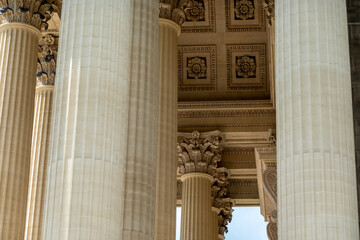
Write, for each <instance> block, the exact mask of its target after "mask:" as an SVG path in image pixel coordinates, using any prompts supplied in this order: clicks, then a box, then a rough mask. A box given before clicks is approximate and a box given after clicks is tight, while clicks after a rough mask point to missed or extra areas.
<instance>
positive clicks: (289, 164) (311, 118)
mask: <svg viewBox="0 0 360 240" xmlns="http://www.w3.org/2000/svg"><path fill="white" fill-rule="evenodd" d="M275 6H276V13H275V21H276V22H275V26H276V34H275V35H276V41H275V42H276V54H275V57H276V95H277V99H276V100H277V102H276V103H277V104H276V105H277V111H276V112H277V118H276V119H277V131H278V132H277V138H278V141H277V158H278V159H277V162H278V163H277V164H278V187H279V190H278V211H279V212H278V213H279V222H278V227H279V229H278V233H279V239H282V240H288V239H295V240H296V239H306V240H311V239H348V240H351V239H352V240H357V239H359V229H358V216H357V199H356V175H355V158H354V135H353V123H352V104H351V81H350V66H349V46H348V38H347V36H348V35H347V17H346V1H343V0H314V1H300V0H291V1H289V0H277V1H276V3H275Z"/></svg>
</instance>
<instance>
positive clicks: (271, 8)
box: [264, 0, 275, 25]
mask: <svg viewBox="0 0 360 240" xmlns="http://www.w3.org/2000/svg"><path fill="white" fill-rule="evenodd" d="M264 7H265V14H266V16H267V19H268V21H269V24H270V25H272V23H273V21H274V17H275V0H265V1H264Z"/></svg>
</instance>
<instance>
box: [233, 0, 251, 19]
mask: <svg viewBox="0 0 360 240" xmlns="http://www.w3.org/2000/svg"><path fill="white" fill-rule="evenodd" d="M234 4H235V6H234V12H235V16H234V17H235V20H247V19H254V12H255V6H254V0H235V3H234Z"/></svg>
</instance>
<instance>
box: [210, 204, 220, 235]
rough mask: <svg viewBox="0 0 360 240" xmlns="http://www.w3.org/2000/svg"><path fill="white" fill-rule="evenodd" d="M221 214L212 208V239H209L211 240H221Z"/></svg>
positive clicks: (218, 210)
mask: <svg viewBox="0 0 360 240" xmlns="http://www.w3.org/2000/svg"><path fill="white" fill-rule="evenodd" d="M219 213H220V209H218V208H216V207H211V220H212V227H211V232H212V233H211V237H210V238H209V239H210V240H219Z"/></svg>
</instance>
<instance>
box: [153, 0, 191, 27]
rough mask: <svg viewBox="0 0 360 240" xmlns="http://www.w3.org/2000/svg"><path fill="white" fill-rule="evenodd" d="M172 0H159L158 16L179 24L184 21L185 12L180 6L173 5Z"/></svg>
mask: <svg viewBox="0 0 360 240" xmlns="http://www.w3.org/2000/svg"><path fill="white" fill-rule="evenodd" d="M175 6H176V4H174V2H173V1H172V0H160V2H159V10H160V12H159V17H160V18H164V19H168V20H171V21H173V22H175V23H177V24H178V25H179V26H181V25H182V24H183V23H184V22H185V13H184V11H183V10H182V9H181V8H178V7H175Z"/></svg>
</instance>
